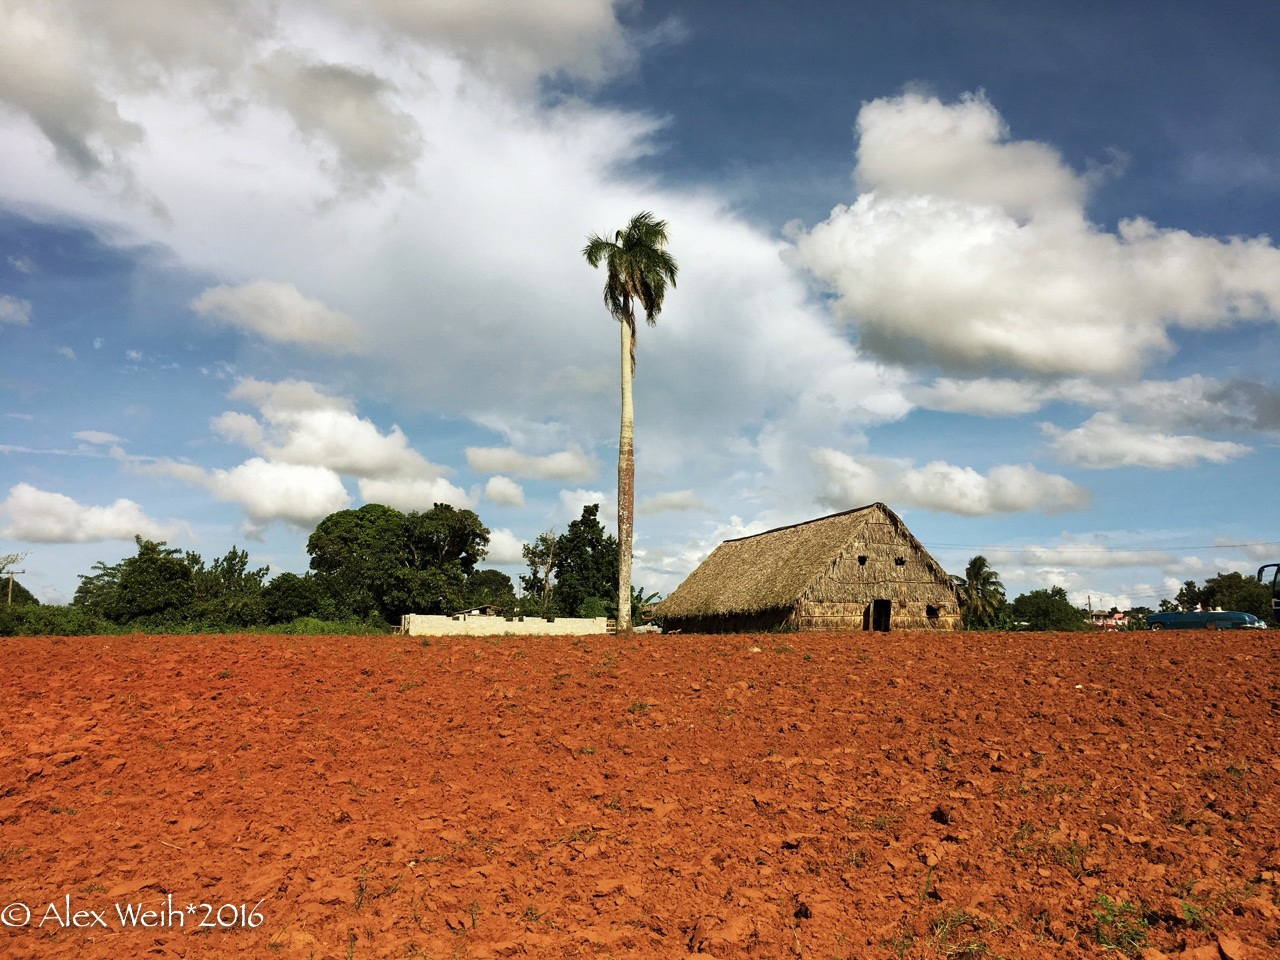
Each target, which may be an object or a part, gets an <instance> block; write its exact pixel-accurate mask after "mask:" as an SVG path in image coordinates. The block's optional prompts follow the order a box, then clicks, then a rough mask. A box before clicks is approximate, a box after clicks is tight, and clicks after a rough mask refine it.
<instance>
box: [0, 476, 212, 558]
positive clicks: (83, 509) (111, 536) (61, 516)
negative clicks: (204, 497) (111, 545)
mask: <svg viewBox="0 0 1280 960" xmlns="http://www.w3.org/2000/svg"><path fill="white" fill-rule="evenodd" d="M184 530H186V528H185V525H183V524H161V523H159V522H157V521H155V520H153V519H151V518H150V517H148V516H147V515H146V514H145V513H144V512H143V510H142V507H140V506H139V505H138V504H136V503H135V502H134V501H132V500H126V499H124V498H121V499H119V500H116V501H115V502H114V503H112V504H110V505H109V506H105V507H96V506H85V505H83V504H80V503H77V502H76V501H75V500H72V499H71V498H70V497H68V496H65V495H63V494H61V493H53V492H51V491H47V490H40V489H38V488H36V487H33V486H32V485H31V484H28V483H19V484H17V485H16V486H14V487H12V488H10V490H9V496H8V497H6V498H5V500H4V502H3V503H0V536H4V537H7V538H9V539H12V540H25V541H28V542H33V543H89V542H91V541H96V540H132V539H133V538H134V537H135V536H141V537H145V538H147V539H149V540H167V539H169V538H170V537H172V536H174V535H175V534H176V533H179V532H181V531H184ZM187 532H188V533H189V531H187Z"/></svg>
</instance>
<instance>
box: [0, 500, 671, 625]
mask: <svg viewBox="0 0 1280 960" xmlns="http://www.w3.org/2000/svg"><path fill="white" fill-rule="evenodd" d="M599 511H600V506H599V504H590V505H588V506H586V507H584V508H583V510H582V515H581V516H580V517H579V518H578V519H577V520H574V521H573V522H572V523H571V524H569V528H568V531H567V532H566V533H564V534H562V535H559V536H557V535H556V534H555V533H554V532H551V531H549V532H547V533H544V534H541V535H539V536H538V537H537V538H536V540H535V541H534V543H532V544H529V545H526V546H525V548H524V556H525V560H526V562H527V563H528V565H529V573H528V575H526V576H524V577H521V588H522V589H521V591H520V592H519V593H518V592H517V590H516V586H515V584H514V583H513V582H512V580H511V577H509V576H508V575H507V574H505V573H503V572H502V571H500V570H495V569H491V568H489V569H486V568H482V567H481V566H480V564H481V563H482V561H483V560H484V559H485V557H486V556H487V554H488V547H489V529H488V528H487V527H486V526H485V525H484V524H483V523H482V522H481V520H480V517H479V516H477V515H476V514H475V513H474V512H473V511H471V510H462V509H457V508H455V507H452V506H450V505H448V504H440V503H438V504H436V505H435V506H433V507H432V508H431V509H430V510H426V511H422V512H418V511H411V512H408V513H403V512H401V511H399V510H396V509H394V508H392V507H388V506H385V505H383V504H377V503H370V504H365V505H364V506H362V507H360V508H358V509H353V510H340V511H338V512H337V513H332V514H330V515H329V516H327V517H325V518H324V519H323V520H321V521H320V523H319V524H317V526H316V528H315V529H314V530H313V531H312V533H311V535H310V536H309V537H308V538H307V553H308V554H309V555H310V558H311V560H310V569H309V570H308V571H307V572H306V573H304V574H296V573H288V572H285V573H280V574H277V575H276V576H274V577H271V576H270V570H269V569H268V568H267V567H256V568H255V567H254V566H253V565H252V564H251V563H250V560H249V554H248V552H247V551H244V550H241V549H239V548H238V547H235V546H233V547H232V548H231V549H230V550H229V551H227V553H226V555H225V556H222V557H219V558H218V559H216V560H213V561H212V562H206V560H205V559H204V558H203V557H201V556H200V554H198V553H196V552H194V551H191V550H181V549H179V548H176V547H170V546H168V545H167V544H166V543H164V542H158V541H154V540H147V539H144V538H143V537H135V544H136V548H137V549H136V553H135V554H134V555H133V556H131V557H126V558H125V559H123V560H121V561H119V562H118V563H113V564H108V563H105V562H98V563H95V564H94V565H93V567H92V569H91V572H90V573H87V574H81V575H80V577H79V580H80V583H79V586H78V587H77V588H76V591H75V595H74V597H73V598H72V600H71V602H70V603H69V604H65V605H51V604H40V603H39V602H38V600H37V599H36V597H34V596H33V595H32V594H31V593H30V591H28V590H27V589H26V588H25V587H23V586H22V584H21V583H19V582H17V581H16V580H15V581H14V582H13V600H12V602H11V603H8V602H5V600H7V596H6V597H5V598H4V599H0V635H3V636H18V635H27V636H31V635H49V634H55V635H57V634H60V635H88V634H100V633H115V632H146V633H172V632H184V633H187V632H189V633H214V632H226V631H239V630H248V629H262V628H267V629H289V630H293V631H297V632H319V631H325V632H329V631H335V632H372V631H376V632H384V631H385V630H386V629H387V628H388V627H390V626H393V625H399V623H400V618H401V616H402V615H404V614H406V613H423V614H452V613H457V612H459V611H462V610H469V609H475V608H478V607H491V608H493V610H494V611H495V612H496V613H498V614H500V615H505V616H516V615H520V616H524V615H533V616H615V615H616V604H615V601H614V599H613V597H614V592H615V591H616V589H617V582H618V581H617V577H618V543H617V539H616V538H615V537H613V536H610V535H608V534H606V532H605V530H604V528H603V526H601V524H600V521H599ZM7 589H8V584H6V590H7ZM633 599H634V601H635V610H636V612H637V613H638V612H639V609H640V608H641V607H642V606H643V605H644V603H645V602H646V601H651V600H652V599H653V598H652V597H648V598H646V597H645V595H644V592H643V591H633ZM631 612H632V611H631V610H628V613H631Z"/></svg>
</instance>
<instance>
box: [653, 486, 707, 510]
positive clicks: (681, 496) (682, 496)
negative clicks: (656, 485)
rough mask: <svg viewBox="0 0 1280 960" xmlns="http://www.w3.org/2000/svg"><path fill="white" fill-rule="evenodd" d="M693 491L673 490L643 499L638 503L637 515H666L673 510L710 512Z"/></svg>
mask: <svg viewBox="0 0 1280 960" xmlns="http://www.w3.org/2000/svg"><path fill="white" fill-rule="evenodd" d="M709 509H710V507H708V506H707V505H706V504H705V503H703V502H702V499H701V498H700V497H699V496H698V494H697V493H695V492H694V491H693V490H672V491H669V492H667V493H657V494H654V495H653V496H649V497H641V498H640V500H639V502H637V503H636V513H637V514H649V513H666V512H667V511H673V510H709Z"/></svg>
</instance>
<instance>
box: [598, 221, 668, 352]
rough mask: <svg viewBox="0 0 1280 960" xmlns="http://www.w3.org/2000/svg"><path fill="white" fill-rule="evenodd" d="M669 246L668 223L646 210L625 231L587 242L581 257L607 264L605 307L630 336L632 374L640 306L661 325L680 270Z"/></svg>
mask: <svg viewBox="0 0 1280 960" xmlns="http://www.w3.org/2000/svg"><path fill="white" fill-rule="evenodd" d="M666 244H667V221H665V220H659V219H658V218H657V217H655V216H654V215H653V214H652V213H649V212H648V211H647V210H646V211H643V212H641V213H637V214H636V215H635V216H634V217H632V218H631V222H630V223H628V224H627V226H626V228H625V229H623V230H619V231H618V232H617V233H615V234H614V239H612V240H605V239H604V238H603V237H599V236H597V235H596V234H594V233H593V234H592V235H591V236H589V237H588V238H587V245H586V246H585V247H583V248H582V255H583V256H584V257H586V258H587V263H589V264H591V266H593V267H599V266H600V264H601V263H604V264H605V267H606V268H607V270H608V273H609V275H608V278H607V279H606V280H605V284H604V305H605V307H606V308H607V309H608V310H609V314H610V315H611V316H612V317H613V318H614V319H615V320H617V321H618V322H619V323H625V324H626V325H627V327H628V328H629V330H630V332H631V372H632V374H633V375H634V374H635V369H636V316H635V307H636V304H639V305H640V307H641V308H642V309H643V310H644V318H645V320H646V321H647V322H648V324H649V326H651V327H652V326H654V325H656V324H657V322H658V314H660V313H661V312H662V301H663V300H664V299H665V298H666V295H667V285H668V284H670V285H671V286H672V287H673V288H674V287H675V285H676V273H677V271H678V270H679V267H678V266H677V265H676V261H675V257H673V256H671V254H669V253H668V252H667V251H666V250H665V249H664V248H665V247H666Z"/></svg>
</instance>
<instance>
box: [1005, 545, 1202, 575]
mask: <svg viewBox="0 0 1280 960" xmlns="http://www.w3.org/2000/svg"><path fill="white" fill-rule="evenodd" d="M986 556H987V559H988V560H990V561H991V563H992V564H994V565H997V566H998V565H1000V564H1005V563H1021V564H1027V565H1031V566H1040V567H1050V568H1053V569H1059V568H1066V567H1086V568H1088V569H1091V570H1098V569H1109V568H1113V567H1163V566H1165V565H1167V564H1172V563H1176V562H1178V558H1176V557H1174V555H1173V554H1171V553H1169V552H1168V551H1165V550H1124V549H1115V548H1110V547H1107V546H1105V545H1102V544H1092V543H1070V542H1069V543H1062V544H1057V545H1055V546H1048V547H1043V546H1037V545H1029V546H1025V547H1018V548H1016V549H1013V548H1006V547H997V548H994V549H991V550H988V551H987V552H986Z"/></svg>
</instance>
